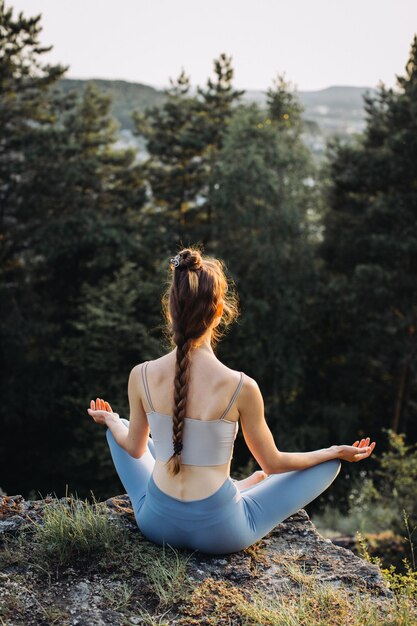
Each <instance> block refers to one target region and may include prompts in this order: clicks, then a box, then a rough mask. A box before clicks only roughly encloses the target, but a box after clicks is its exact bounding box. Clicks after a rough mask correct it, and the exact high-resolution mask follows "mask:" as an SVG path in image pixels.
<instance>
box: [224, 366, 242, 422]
mask: <svg viewBox="0 0 417 626" xmlns="http://www.w3.org/2000/svg"><path fill="white" fill-rule="evenodd" d="M242 384H243V372H240V380H239V384H238V386H237V387H236V390H235V393H234V394H233V396H232V397H231V399H230V402H229V404H228V405H227V408H226V410H225V411H224V413H223V415H222V416H221V417H219V419H221V420H222V419H223V418H224V416H225V415H226V414H227V412H228V411H229V409H230V407H231V406H232V404H233V402H234V401H235V400H236V398H237V395H238V393H239V391H240V389H241V387H242Z"/></svg>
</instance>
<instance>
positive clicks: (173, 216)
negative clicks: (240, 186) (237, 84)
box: [134, 54, 243, 250]
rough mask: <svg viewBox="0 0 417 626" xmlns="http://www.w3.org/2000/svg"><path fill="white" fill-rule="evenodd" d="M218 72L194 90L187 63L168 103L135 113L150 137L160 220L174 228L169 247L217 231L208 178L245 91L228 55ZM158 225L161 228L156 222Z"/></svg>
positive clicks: (151, 174)
mask: <svg viewBox="0 0 417 626" xmlns="http://www.w3.org/2000/svg"><path fill="white" fill-rule="evenodd" d="M214 68H215V78H214V79H213V80H212V79H211V78H209V79H208V81H207V85H206V88H205V89H202V88H200V87H198V88H197V94H196V95H195V96H191V95H190V87H191V85H190V78H189V76H187V75H186V73H185V71H184V69H182V71H181V73H180V75H179V77H178V78H177V79H176V80H175V81H174V80H172V79H170V84H171V86H170V88H169V89H167V90H166V91H165V93H166V96H167V99H166V102H165V103H164V105H163V106H162V107H160V108H159V107H154V108H152V109H148V110H147V111H146V112H145V114H140V113H135V115H134V120H135V125H136V132H137V133H138V134H141V135H143V136H144V137H145V138H146V140H147V150H148V152H149V154H150V158H149V160H148V162H147V164H146V172H147V178H148V181H149V183H150V186H151V189H152V200H151V203H152V204H153V206H154V207H155V210H157V211H158V215H159V218H157V219H156V220H155V222H154V224H159V225H160V229H162V230H163V231H164V232H166V233H169V234H170V237H169V245H168V248H169V249H171V250H173V249H174V246H175V245H177V244H178V243H179V242H182V244H183V245H186V244H187V243H190V242H196V241H199V240H200V241H202V242H203V243H207V242H208V240H209V239H210V233H211V208H210V205H209V203H208V200H207V198H208V196H209V195H210V193H209V191H208V181H209V180H210V173H211V170H212V168H213V166H214V163H215V155H216V153H217V152H218V150H219V148H220V147H221V144H222V138H223V135H224V133H225V131H226V128H227V125H228V122H229V120H230V118H231V115H232V104H233V103H234V101H235V100H237V99H238V98H239V97H240V95H241V94H242V93H243V92H240V91H235V90H233V88H232V84H231V81H232V78H233V69H232V67H231V59H230V58H228V57H227V56H226V55H224V54H222V55H220V58H219V59H217V60H215V62H214ZM155 230H158V228H155Z"/></svg>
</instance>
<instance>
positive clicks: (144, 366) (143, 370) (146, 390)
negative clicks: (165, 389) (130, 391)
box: [141, 361, 155, 412]
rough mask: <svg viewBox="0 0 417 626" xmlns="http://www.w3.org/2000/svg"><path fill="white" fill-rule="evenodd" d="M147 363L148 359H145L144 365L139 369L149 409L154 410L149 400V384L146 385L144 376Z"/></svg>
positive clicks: (146, 380)
mask: <svg viewBox="0 0 417 626" xmlns="http://www.w3.org/2000/svg"><path fill="white" fill-rule="evenodd" d="M148 363H149V361H146V363H145V364H144V365H142V368H141V371H142V382H143V387H144V389H145V393H146V398H147V400H148V404H149V406H150V409H151V411H153V412H155V409H154V408H153V404H152V400H151V394H150V392H149V386H148V379H147V376H146V368H147V367H148Z"/></svg>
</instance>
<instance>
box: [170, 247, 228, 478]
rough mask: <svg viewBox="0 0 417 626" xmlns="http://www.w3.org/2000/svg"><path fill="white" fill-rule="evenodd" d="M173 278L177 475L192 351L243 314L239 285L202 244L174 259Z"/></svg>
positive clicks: (214, 340)
mask: <svg viewBox="0 0 417 626" xmlns="http://www.w3.org/2000/svg"><path fill="white" fill-rule="evenodd" d="M171 272H172V275H171V277H170V282H169V286H168V289H167V291H166V293H165V295H164V298H163V305H164V312H165V317H166V320H167V324H168V331H169V335H170V339H171V342H172V343H173V344H174V345H175V346H176V348H177V351H176V354H177V359H176V368H175V380H174V409H173V443H174V454H173V455H172V456H171V458H170V459H169V460H168V467H169V469H170V470H171V472H172V473H173V474H174V475H175V474H177V473H178V472H179V471H180V469H181V458H180V456H181V449H182V433H183V428H184V417H186V404H187V392H188V376H189V367H190V359H191V357H192V351H193V349H195V348H198V346H199V345H200V344H201V342H202V341H203V340H204V339H205V338H206V337H207V335H208V334H210V343H211V346H212V347H214V345H215V344H216V343H217V341H218V340H219V339H220V337H221V336H222V335H223V333H224V331H225V329H226V328H227V327H228V326H229V324H230V323H231V322H233V320H234V319H235V318H236V317H237V315H238V299H237V296H236V293H235V291H234V288H233V283H232V282H229V284H228V280H227V278H226V275H225V271H224V263H223V262H222V261H221V260H219V259H216V258H213V257H210V256H205V255H202V254H201V252H200V250H199V249H198V248H197V247H193V246H190V247H188V248H184V249H183V250H181V251H180V252H179V253H178V254H177V255H176V256H175V257H174V258H173V259H171Z"/></svg>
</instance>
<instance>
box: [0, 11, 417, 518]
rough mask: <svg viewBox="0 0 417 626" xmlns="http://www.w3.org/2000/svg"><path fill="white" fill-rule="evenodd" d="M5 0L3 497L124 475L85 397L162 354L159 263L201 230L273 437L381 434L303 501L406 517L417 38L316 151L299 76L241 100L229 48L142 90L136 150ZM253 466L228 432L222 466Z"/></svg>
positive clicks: (0, 127)
mask: <svg viewBox="0 0 417 626" xmlns="http://www.w3.org/2000/svg"><path fill="white" fill-rule="evenodd" d="M0 12H1V18H2V29H1V37H0V257H1V261H0V309H1V318H0V339H1V341H0V346H1V347H0V355H1V357H0V358H1V369H2V377H1V406H0V424H1V436H0V487H1V492H2V493H5V494H16V493H18V494H22V495H23V496H24V497H27V498H33V499H36V498H40V497H44V496H45V495H46V494H47V493H53V492H54V493H56V494H57V495H58V496H61V495H64V494H65V492H66V488H67V487H68V488H69V489H70V490H71V491H73V492H76V493H77V494H78V495H79V496H81V497H88V496H90V495H91V493H94V495H95V496H96V497H99V498H107V497H110V496H112V495H114V494H116V493H120V492H121V490H122V486H121V483H120V482H119V479H118V477H117V475H116V473H115V470H114V466H113V464H112V461H111V457H110V454H109V450H108V446H107V442H106V438H105V433H104V429H103V428H100V427H99V426H98V425H97V424H96V423H95V422H94V421H93V420H92V419H91V417H90V416H89V415H88V413H87V411H86V409H87V407H88V406H89V401H90V399H91V398H96V397H97V396H98V397H103V398H105V399H107V400H108V401H109V402H110V403H111V405H112V407H113V410H115V411H117V412H118V413H119V414H120V416H122V417H127V418H128V417H129V415H128V410H129V405H128V397H127V381H128V376H129V372H130V370H131V369H132V367H133V366H134V365H136V364H137V363H140V362H143V361H145V360H150V359H155V358H157V357H159V356H161V355H162V354H164V352H166V351H167V350H168V349H170V347H169V344H168V340H167V337H166V332H165V331H166V329H165V326H164V319H163V316H162V309H161V297H162V293H163V290H164V289H165V286H166V281H167V280H168V279H169V275H170V268H169V259H170V257H172V256H173V255H174V254H176V253H177V252H178V250H179V249H181V248H182V247H184V246H187V245H191V244H192V245H199V246H201V249H202V250H203V252H204V253H206V254H210V255H214V256H217V257H219V258H221V259H223V260H224V262H225V264H226V268H227V272H228V277H229V279H230V281H232V282H233V284H234V285H235V287H236V290H237V293H238V294H239V299H240V316H239V319H238V321H237V323H236V324H235V325H234V326H233V327H232V328H231V329H230V331H229V332H228V333H227V335H226V336H225V337H224V338H223V340H222V341H221V343H220V344H219V345H218V347H216V354H217V356H218V358H220V359H221V360H222V361H223V362H224V363H225V364H226V365H228V366H229V367H231V368H233V369H236V370H239V371H240V370H243V371H244V372H245V373H247V374H248V375H249V376H251V377H253V378H254V379H255V380H256V381H257V382H258V384H259V387H260V389H261V391H262V394H263V397H264V402H265V416H266V419H267V422H268V425H269V427H270V429H271V431H272V433H273V435H274V439H275V442H276V444H277V446H278V448H280V449H282V450H285V451H307V450H314V449H318V448H323V447H326V446H330V445H333V444H352V443H353V442H354V441H355V440H357V439H360V438H362V437H365V436H368V435H369V436H370V437H371V438H372V440H375V441H376V442H377V445H376V449H375V452H374V454H373V455H372V457H371V458H370V459H369V460H367V461H365V462H364V463H361V464H358V465H357V464H343V465H342V471H341V477H340V479H339V480H338V481H336V482H335V483H334V485H333V486H332V489H331V490H330V491H329V493H326V494H323V497H322V498H321V499H320V510H318V507H319V504H318V503H317V502H315V503H312V506H311V511H315V512H316V513H317V514H319V513H323V512H324V510H325V509H326V510H327V511H328V510H329V507H330V509H333V510H337V511H338V512H339V513H340V515H342V516H345V517H346V516H349V515H358V514H359V513H358V512H361V514H363V517H362V518H361V519H362V520H366V521H367V523H369V524H370V525H371V527H372V528H375V529H377V528H378V527H381V529H383V527H384V524H385V525H386V524H389V525H390V526H391V527H393V528H397V529H401V528H402V525H403V517H404V512H405V513H406V514H407V515H408V516H409V519H410V520H411V521H410V523H411V522H412V521H413V520H414V523H416V522H417V497H416V487H415V477H416V472H417V420H416V418H417V384H416V383H417V377H416V352H417V36H415V37H414V40H413V41H412V42H411V46H410V53H409V58H408V59H405V70H404V74H403V75H401V76H397V77H396V79H397V87H396V88H395V89H392V88H387V87H386V86H384V85H383V84H381V85H380V86H379V88H378V90H377V92H376V94H375V95H372V96H366V97H364V102H363V106H364V110H365V112H366V127H365V130H364V132H363V133H356V134H354V135H353V136H352V137H351V138H349V139H346V138H345V139H341V138H340V137H337V136H335V137H332V138H330V139H329V140H328V142H327V146H326V157H325V159H324V160H323V162H322V163H320V164H318V163H317V162H316V161H315V160H314V159H313V158H312V155H311V153H310V151H309V149H308V147H307V146H306V145H305V143H304V142H303V138H302V133H303V125H304V122H303V120H302V106H301V104H300V101H299V99H298V97H297V93H296V91H294V90H293V89H292V88H291V84H290V83H289V82H287V81H286V80H285V79H284V77H283V76H282V75H278V76H277V77H276V78H275V79H274V80H273V81H272V86H270V87H269V88H268V90H267V106H266V107H260V106H259V105H258V104H255V103H243V102H242V95H243V93H244V92H243V91H241V90H240V91H239V90H237V89H235V88H234V86H233V77H234V71H233V65H232V62H231V58H230V57H228V56H227V55H226V54H220V55H219V57H218V58H216V59H215V60H214V61H213V71H212V73H211V75H210V77H209V78H208V79H207V82H206V84H205V85H203V86H200V87H199V88H198V89H197V92H196V93H195V94H194V95H191V94H190V78H189V77H188V76H187V74H186V72H185V70H182V71H181V73H180V74H179V76H178V77H177V78H176V79H175V80H171V86H170V88H169V89H167V90H166V94H165V96H166V97H165V98H164V100H163V101H162V102H161V103H160V104H159V105H158V106H151V107H148V108H146V110H145V111H139V110H138V109H136V108H135V107H132V111H131V120H132V127H133V129H134V133H135V135H136V136H138V137H142V138H143V139H144V141H145V142H146V149H147V154H148V156H147V158H146V159H145V160H141V161H139V160H138V159H137V158H136V157H137V155H136V153H135V150H134V149H131V148H126V149H124V148H117V147H116V146H115V143H116V141H117V136H118V124H117V122H116V121H115V119H114V118H113V117H112V115H111V111H110V110H111V100H110V97H109V96H108V95H106V94H104V93H102V92H101V91H100V90H99V89H98V88H97V87H94V86H91V85H87V86H86V87H85V89H84V90H83V91H82V92H80V90H78V91H74V90H65V91H63V90H62V89H60V88H59V87H58V84H59V82H60V80H61V79H62V78H63V77H64V76H65V73H66V72H67V70H68V68H67V67H66V66H64V65H49V64H48V63H47V62H46V61H45V60H44V59H45V56H46V55H47V52H48V51H49V50H50V47H46V46H43V45H42V44H41V42H40V34H41V32H42V23H41V16H35V17H25V16H24V15H22V14H19V15H17V16H16V15H14V13H13V11H12V9H10V8H7V7H6V6H5V4H4V2H0ZM254 469H257V466H256V463H255V461H254V459H253V458H252V457H251V455H250V453H249V451H248V449H247V447H246V445H245V442H244V440H243V436H242V433H241V432H239V433H238V438H237V440H236V446H235V453H234V457H233V462H232V475H236V476H240V475H241V476H243V475H245V473H248V472H250V471H253V470H254ZM326 507H327V508H326ZM316 509H317V510H316Z"/></svg>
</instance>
